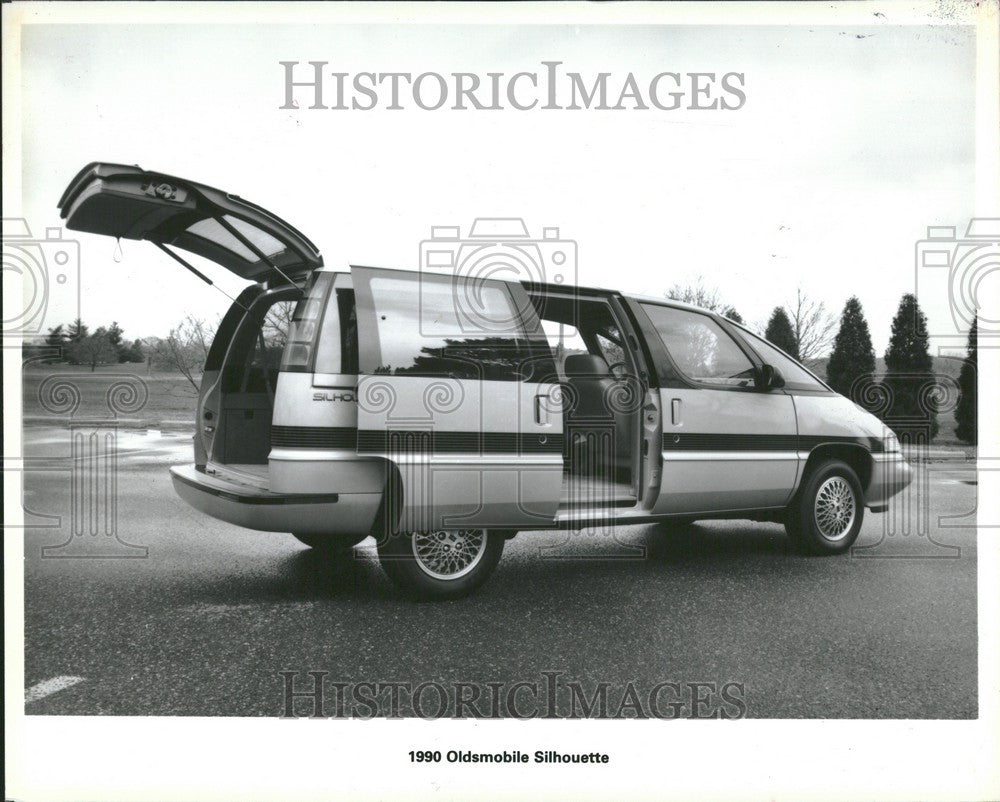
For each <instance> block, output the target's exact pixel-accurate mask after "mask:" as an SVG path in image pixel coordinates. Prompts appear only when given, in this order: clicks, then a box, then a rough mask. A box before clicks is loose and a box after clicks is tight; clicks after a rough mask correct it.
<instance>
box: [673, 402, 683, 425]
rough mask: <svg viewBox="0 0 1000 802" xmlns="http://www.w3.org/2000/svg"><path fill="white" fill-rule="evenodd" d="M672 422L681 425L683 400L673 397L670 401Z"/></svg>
mask: <svg viewBox="0 0 1000 802" xmlns="http://www.w3.org/2000/svg"><path fill="white" fill-rule="evenodd" d="M670 422H671V423H672V424H673V425H674V426H680V425H681V400H680V399H679V398H673V399H671V401H670Z"/></svg>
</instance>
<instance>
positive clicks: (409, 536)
mask: <svg viewBox="0 0 1000 802" xmlns="http://www.w3.org/2000/svg"><path fill="white" fill-rule="evenodd" d="M506 535H507V533H505V532H499V531H497V532H491V531H488V530H486V529H457V530H438V531H436V532H427V533H423V532H412V533H405V534H397V535H391V536H390V537H388V538H386V539H385V540H383V541H381V542H380V543H379V544H378V557H379V562H380V563H381V565H382V569H383V570H384V571H385V572H386V574H388V575H389V578H390V579H391V580H392V581H393V582H395V583H396V585H397V586H399V587H400V588H401V589H402V590H403V591H405V592H406V593H409V594H411V595H413V596H416V597H419V598H423V599H455V598H458V597H460V596H465V595H467V594H469V593H472V592H473V591H474V590H476V589H477V588H478V587H479V586H480V585H482V584H483V583H484V582H485V581H486V580H487V579H489V577H490V575H491V574H492V573H493V571H494V570H495V569H496V567H497V563H498V562H500V556H501V555H502V554H503V544H504V541H505V540H506Z"/></svg>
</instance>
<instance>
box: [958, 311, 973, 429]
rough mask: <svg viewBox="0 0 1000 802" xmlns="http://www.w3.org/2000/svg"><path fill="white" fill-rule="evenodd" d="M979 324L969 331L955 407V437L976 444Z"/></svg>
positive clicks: (959, 375)
mask: <svg viewBox="0 0 1000 802" xmlns="http://www.w3.org/2000/svg"><path fill="white" fill-rule="evenodd" d="M978 339H979V332H978V322H977V321H975V320H973V321H972V328H971V329H969V345H968V351H967V352H966V355H965V361H964V362H963V363H962V370H961V372H960V373H959V374H958V391H959V395H958V405H957V406H956V407H955V423H956V424H958V425H957V426H956V427H955V436H956V437H957V438H958V439H959V440H961V441H962V442H965V443H971V444H972V445H975V444H976V441H977V437H976V425H977V407H978V401H979V399H978V397H977V392H978V391H977V389H976V373H977V371H978V369H979V346H978V342H977V341H978Z"/></svg>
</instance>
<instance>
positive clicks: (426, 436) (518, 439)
mask: <svg viewBox="0 0 1000 802" xmlns="http://www.w3.org/2000/svg"><path fill="white" fill-rule="evenodd" d="M271 445H272V446H275V447H278V448H328V449H350V450H352V451H353V450H355V449H356V450H358V451H359V452H361V453H369V454H381V453H386V452H388V451H399V450H407V449H414V450H419V451H421V452H424V451H429V452H430V453H436V454H444V453H452V454H454V453H459V454H561V453H562V447H563V438H562V435H561V434H547V435H541V436H539V435H537V434H518V433H517V432H437V431H434V430H432V429H430V430H420V429H392V430H390V431H388V432H387V431H383V430H378V431H373V430H365V429H362V430H360V431H359V430H358V429H355V428H353V427H333V426H272V427H271Z"/></svg>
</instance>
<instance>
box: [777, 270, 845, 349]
mask: <svg viewBox="0 0 1000 802" xmlns="http://www.w3.org/2000/svg"><path fill="white" fill-rule="evenodd" d="M787 309H788V317H790V318H791V321H792V330H793V331H794V333H795V342H796V344H797V345H798V355H799V361H800V362H802V363H804V364H805V365H810V364H811V363H815V362H816V361H818V360H819V359H822V358H823V357H824V356H826V355H827V354H828V353H829V352H830V348H831V347H832V346H833V338H834V337H835V336H836V333H837V331H836V329H837V319H836V318H835V317H834V316H833V315H831V314H830V313H829V312H827V311H826V305H825V304H824V303H823V302H822V301H815V300H813V299H812V298H810V297H809V296H808V295H807V294H806V293H804V292H803V291H802V288H801V287H799V288H798V289H796V291H795V303H794V304H789V305H788V306H787Z"/></svg>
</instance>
